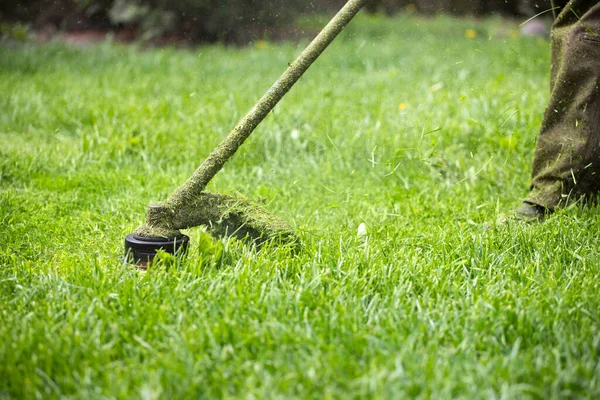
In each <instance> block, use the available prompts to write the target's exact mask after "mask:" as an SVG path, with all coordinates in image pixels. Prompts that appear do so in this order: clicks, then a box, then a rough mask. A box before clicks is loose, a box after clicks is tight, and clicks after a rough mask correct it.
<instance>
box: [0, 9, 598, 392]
mask: <svg viewBox="0 0 600 400" xmlns="http://www.w3.org/2000/svg"><path fill="white" fill-rule="evenodd" d="M317 22H322V21H317ZM305 23H306V24H309V23H314V21H312V22H311V21H307V22H305ZM515 32H516V31H515V26H514V25H510V24H509V25H505V24H503V23H502V21H501V20H497V19H492V20H483V21H473V20H452V19H449V18H442V17H440V18H435V19H417V18H413V17H406V16H400V17H397V18H394V19H382V18H377V17H367V16H360V18H358V19H357V20H355V21H354V22H352V24H351V26H349V27H348V28H347V29H346V30H345V31H344V32H343V33H342V35H341V36H340V37H339V38H338V40H337V41H336V42H334V43H333V44H332V46H331V47H330V48H329V49H328V50H327V51H326V52H325V53H324V54H323V55H322V57H321V58H320V59H319V60H318V61H317V62H316V64H315V65H313V67H312V68H311V69H310V70H309V71H308V72H307V73H306V75H305V76H304V77H303V78H302V79H301V80H300V81H299V82H298V83H297V86H296V87H295V88H294V89H292V91H291V92H290V93H289V94H288V95H287V96H286V98H284V99H283V101H282V102H281V103H280V104H279V105H278V106H277V107H276V109H275V110H274V112H273V113H271V114H270V115H269V116H268V117H267V119H266V120H265V121H264V122H263V123H262V124H261V125H260V126H259V127H258V129H257V130H256V132H255V133H254V134H253V136H251V137H250V139H249V140H248V142H247V143H246V144H244V146H243V147H242V148H241V149H240V151H239V152H238V154H236V156H235V158H234V159H233V160H231V161H230V162H229V163H228V164H227V165H226V166H225V168H224V170H223V171H221V172H220V173H219V174H218V175H217V176H216V178H215V179H214V181H213V182H212V183H211V185H210V187H209V190H210V191H213V192H219V193H226V194H237V195H240V196H245V197H247V198H250V199H253V200H255V201H260V202H262V203H264V207H265V208H266V209H268V210H269V211H271V212H273V213H275V214H277V215H279V216H281V217H283V218H284V219H286V220H287V221H288V222H289V223H290V224H291V225H292V226H293V227H294V229H295V230H296V231H297V232H298V234H299V236H300V237H301V239H302V243H303V247H302V249H301V250H300V251H299V252H296V253H293V252H291V251H290V250H289V249H287V248H278V247H276V246H266V247H265V248H263V249H262V250H260V251H256V250H255V249H252V248H249V247H248V246H244V245H243V244H242V243H241V242H238V241H236V240H234V239H230V240H221V241H216V240H212V239H211V238H210V237H209V236H208V235H207V234H206V233H205V232H204V231H203V230H202V229H201V228H195V229H191V230H189V231H187V233H188V235H189V236H190V237H191V239H192V246H191V248H190V251H189V253H188V254H187V257H186V258H185V259H183V260H180V262H172V260H171V261H170V260H168V259H165V260H164V261H161V262H159V263H158V265H155V266H154V268H153V269H151V270H150V271H149V272H141V271H137V270H136V269H134V268H132V267H131V266H128V265H122V263H121V256H122V252H123V239H124V237H125V236H126V235H127V234H128V233H131V232H132V231H133V229H135V227H136V226H138V225H139V224H140V223H142V222H143V220H144V215H145V208H146V206H147V205H148V204H149V203H151V202H154V201H159V200H164V199H166V197H167V196H168V195H169V193H171V191H172V190H173V189H175V188H176V187H177V186H178V185H180V184H181V183H183V182H184V181H185V179H187V177H188V176H189V175H190V174H191V173H192V172H193V171H194V169H195V168H196V167H197V166H198V165H199V164H200V163H201V162H202V160H203V159H204V157H206V156H207V154H208V153H209V152H210V151H211V150H212V149H213V148H214V147H215V146H216V145H217V144H218V143H219V141H220V140H221V139H222V138H223V137H224V136H225V135H226V134H227V132H228V131H229V130H230V129H231V128H232V127H233V126H234V125H235V123H236V122H237V121H238V120H239V119H240V118H241V117H242V116H243V114H244V113H245V112H246V111H247V110H248V109H249V108H250V107H251V106H252V105H253V103H254V102H255V101H256V100H257V99H258V97H259V96H260V95H262V93H263V92H264V91H265V90H266V89H267V88H269V87H270V85H271V84H272V83H273V82H274V81H275V79H276V78H277V77H278V76H279V74H280V73H281V72H282V71H283V69H284V68H285V67H286V66H287V64H288V63H289V62H291V61H292V60H293V59H294V57H295V56H296V55H297V54H298V53H299V52H300V51H301V49H302V48H303V46H304V45H306V43H307V42H306V40H304V41H303V42H301V43H300V44H298V43H292V42H283V43H269V42H257V43H255V44H253V45H250V46H247V47H243V48H240V47H226V46H222V45H206V46H200V47H197V48H194V49H184V50H177V49H172V48H162V49H144V48H142V47H138V46H122V45H119V44H115V43H103V44H100V45H94V46H87V47H69V46H66V45H62V44H59V43H50V44H43V45H39V44H33V43H29V44H21V45H14V44H11V43H4V44H0V398H3V399H21V398H58V397H63V398H85V399H96V398H143V399H153V398H173V399H176V398H215V397H217V398H221V397H228V398H229V397H235V398H315V399H321V398H344V399H345V398H384V399H385V398H406V397H420V398H521V397H526V398H529V397H531V398H578V397H590V398H594V397H595V398H598V396H600V361H599V360H600V253H599V248H598V243H599V241H600V213H599V212H598V209H597V208H594V207H588V208H585V209H579V208H571V209H567V210H564V211H562V212H559V213H557V214H556V215H554V216H552V217H551V218H550V219H549V220H548V221H546V222H544V223H543V224H537V225H522V224H518V223H508V224H502V225H499V224H495V223H494V221H496V218H497V217H498V215H499V214H501V213H504V212H507V211H509V210H511V209H512V208H514V207H515V206H516V205H518V204H519V201H520V199H521V198H522V197H523V196H524V195H525V194H526V192H527V187H528V184H529V174H530V165H531V162H532V156H533V147H534V143H535V137H536V133H537V129H538V127H539V125H540V122H541V117H542V113H543V110H544V106H545V102H546V101H547V98H548V72H549V67H548V64H549V44H548V42H547V41H544V40H536V39H529V38H522V37H519V36H518V35H515ZM363 223H364V225H365V226H366V233H361V234H359V233H358V227H359V225H361V224H363Z"/></svg>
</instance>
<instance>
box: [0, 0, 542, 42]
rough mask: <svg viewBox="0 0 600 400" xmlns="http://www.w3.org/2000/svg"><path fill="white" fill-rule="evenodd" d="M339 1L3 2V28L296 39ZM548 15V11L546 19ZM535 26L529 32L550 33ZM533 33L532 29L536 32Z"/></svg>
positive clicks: (455, 9) (386, 5)
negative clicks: (303, 23)
mask: <svg viewBox="0 0 600 400" xmlns="http://www.w3.org/2000/svg"><path fill="white" fill-rule="evenodd" d="M344 3H345V1H344V0H329V1H327V0H17V1H10V0H2V1H0V21H1V28H0V29H1V31H0V33H2V34H3V35H4V36H7V35H10V36H13V37H15V38H19V37H20V36H27V35H30V34H31V33H32V32H33V33H35V36H36V37H37V38H38V39H41V40H44V39H48V38H51V37H53V36H55V35H56V34H65V33H66V34H69V35H71V36H72V37H79V39H81V40H85V38H94V37H99V36H105V35H106V34H110V35H112V36H113V37H115V38H116V39H117V40H122V41H131V40H144V41H148V42H153V43H156V44H165V43H174V44H179V45H190V44H196V43H201V42H215V41H221V42H227V43H236V44H245V43H248V42H251V41H254V40H260V39H273V40H278V39H293V38H294V37H297V36H302V35H307V34H308V33H310V32H305V31H304V30H300V29H298V28H297V26H296V25H295V24H294V21H297V20H298V19H299V18H305V17H308V16H311V15H318V14H323V13H329V14H331V13H332V12H333V11H335V10H337V9H339V8H340V7H341V6H342V5H343V4H344ZM549 8H550V0H529V1H527V0H371V1H370V2H369V3H368V5H367V6H366V8H365V12H368V13H373V14H380V15H394V14H397V13H411V14H421V15H426V16H427V15H435V14H439V13H446V14H451V15H457V16H470V17H475V18H478V17H483V16H489V15H497V16H504V17H508V18H519V19H521V20H523V21H524V20H525V19H527V18H529V17H532V16H534V15H536V14H539V13H542V12H543V11H545V10H548V9H549ZM550 14H551V13H545V14H544V15H545V17H546V18H548V17H550ZM547 25H548V23H547V21H546V23H545V26H546V28H544V26H542V25H541V24H539V23H538V26H537V27H533V28H532V29H534V30H536V29H537V30H539V31H540V32H539V33H540V34H544V33H545V32H547ZM534 33H535V32H534Z"/></svg>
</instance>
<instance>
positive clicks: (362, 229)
mask: <svg viewBox="0 0 600 400" xmlns="http://www.w3.org/2000/svg"><path fill="white" fill-rule="evenodd" d="M356 234H357V236H358V237H359V238H361V239H362V238H364V237H365V236H367V225H365V223H364V222H361V223H360V225H358V231H357V232H356Z"/></svg>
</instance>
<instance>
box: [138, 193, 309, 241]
mask: <svg viewBox="0 0 600 400" xmlns="http://www.w3.org/2000/svg"><path fill="white" fill-rule="evenodd" d="M200 225H204V226H206V228H207V230H208V232H209V233H210V234H211V235H213V236H215V237H235V238H237V239H241V240H246V241H249V242H250V243H252V244H257V245H261V244H263V243H264V242H266V241H274V242H279V243H299V240H298V237H297V235H296V234H295V232H294V230H293V229H292V227H291V226H290V225H289V224H288V223H287V222H286V221H284V220H283V219H281V218H279V217H278V216H276V215H274V214H271V213H269V212H267V211H265V210H264V209H263V208H261V207H260V206H258V205H257V204H254V203H252V202H250V201H248V200H246V199H242V198H238V197H232V196H227V195H222V194H217V193H208V192H203V193H201V194H200V195H199V196H198V197H197V198H196V199H195V200H194V201H191V202H189V203H187V204H185V205H180V206H170V205H169V202H167V203H159V204H152V205H150V206H149V207H148V211H147V214H146V223H145V224H144V225H142V226H140V227H139V228H137V229H136V230H135V232H134V234H135V235H138V236H142V237H166V238H173V237H177V236H180V235H181V232H180V229H188V228H192V227H195V226H200Z"/></svg>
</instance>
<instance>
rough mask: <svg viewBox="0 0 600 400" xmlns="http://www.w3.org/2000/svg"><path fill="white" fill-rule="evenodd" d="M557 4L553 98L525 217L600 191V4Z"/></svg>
mask: <svg viewBox="0 0 600 400" xmlns="http://www.w3.org/2000/svg"><path fill="white" fill-rule="evenodd" d="M552 3H553V7H556V8H555V10H554V13H555V16H556V19H555V21H554V24H553V25H552V32H551V40H552V66H551V74H550V75H551V77H550V100H549V103H548V107H547V109H546V112H545V114H544V120H543V122H542V127H541V129H540V132H539V135H538V138H537V145H536V149H535V158H534V162H533V171H532V187H531V192H530V193H529V195H528V196H527V197H526V198H525V203H524V204H523V206H522V207H520V208H519V210H518V211H519V212H520V213H522V214H527V212H529V213H534V214H538V215H539V213H543V212H544V209H545V210H546V211H553V210H554V209H555V208H558V207H561V206H564V205H566V204H568V203H569V202H570V201H573V200H577V199H580V198H582V197H583V198H594V197H595V196H596V194H597V193H598V191H599V190H600V1H598V0H593V1H592V0H571V1H566V0H562V1H559V0H554V1H553V2H552ZM528 205H531V208H529V209H527V208H525V209H523V207H527V206H528Z"/></svg>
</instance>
